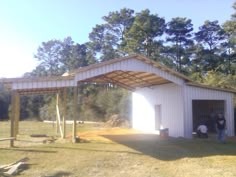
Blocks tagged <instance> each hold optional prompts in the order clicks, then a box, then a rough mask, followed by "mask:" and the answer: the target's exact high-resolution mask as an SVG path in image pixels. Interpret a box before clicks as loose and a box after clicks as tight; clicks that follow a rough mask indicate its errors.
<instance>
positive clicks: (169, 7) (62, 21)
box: [0, 0, 234, 78]
mask: <svg viewBox="0 0 236 177" xmlns="http://www.w3.org/2000/svg"><path fill="white" fill-rule="evenodd" d="M233 3H234V0H0V78H3V77H5V78H10V77H21V76H22V75H23V74H24V73H26V72H31V71H32V70H33V69H34V68H35V67H36V66H37V65H38V64H39V63H38V61H37V60H36V59H35V58H34V54H36V53H37V48H38V47H39V46H40V45H41V43H42V42H47V41H49V40H51V39H59V40H63V39H64V38H66V37H68V36H71V37H72V39H73V41H74V42H76V43H80V44H81V43H84V42H87V41H88V35H89V33H90V32H91V31H92V28H93V27H95V26H96V24H102V23H104V21H103V20H102V17H103V16H106V15H108V13H109V12H112V11H119V10H120V9H122V8H130V9H133V10H135V12H140V11H141V10H144V9H149V10H150V11H151V13H152V14H158V15H159V16H160V17H164V18H165V20H166V21H167V22H168V21H170V20H171V19H172V18H175V17H187V18H189V19H191V20H192V23H193V24H194V29H195V30H198V27H199V26H201V25H203V23H204V21H205V20H218V21H219V23H220V24H222V23H224V22H225V21H226V20H230V16H231V14H233V13H234V10H233V8H232V5H233Z"/></svg>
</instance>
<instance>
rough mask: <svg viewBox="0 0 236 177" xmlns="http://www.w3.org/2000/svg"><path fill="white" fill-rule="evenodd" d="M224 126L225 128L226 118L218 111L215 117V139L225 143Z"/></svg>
mask: <svg viewBox="0 0 236 177" xmlns="http://www.w3.org/2000/svg"><path fill="white" fill-rule="evenodd" d="M225 128H226V120H225V118H224V116H223V114H221V113H219V114H218V115H217V118H216V131H217V140H218V141H219V142H221V143H225Z"/></svg>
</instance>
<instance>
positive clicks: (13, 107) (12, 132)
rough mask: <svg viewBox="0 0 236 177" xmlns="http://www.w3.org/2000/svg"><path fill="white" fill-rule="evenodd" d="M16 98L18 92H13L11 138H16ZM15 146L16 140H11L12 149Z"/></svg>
mask: <svg viewBox="0 0 236 177" xmlns="http://www.w3.org/2000/svg"><path fill="white" fill-rule="evenodd" d="M15 97H16V91H12V94H11V129H10V136H11V137H14V135H15V133H14V129H15V128H14V127H15V126H14V122H15V121H14V120H15V100H16V99H15ZM13 146H14V139H11V140H10V147H13Z"/></svg>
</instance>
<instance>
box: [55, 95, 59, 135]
mask: <svg viewBox="0 0 236 177" xmlns="http://www.w3.org/2000/svg"><path fill="white" fill-rule="evenodd" d="M58 100H59V93H58V92H57V94H56V117H55V119H56V122H55V123H56V135H57V134H58V130H59V129H58V119H57V105H58Z"/></svg>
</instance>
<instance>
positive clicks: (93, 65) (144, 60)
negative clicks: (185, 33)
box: [70, 54, 191, 81]
mask: <svg viewBox="0 0 236 177" xmlns="http://www.w3.org/2000/svg"><path fill="white" fill-rule="evenodd" d="M133 58H134V59H138V60H140V61H143V62H144V63H146V64H149V65H152V66H154V67H156V68H158V69H160V70H162V71H165V72H167V73H170V74H172V75H174V76H176V77H178V78H181V79H183V80H185V81H191V80H190V78H188V77H187V76H185V75H183V74H180V73H178V72H176V71H174V70H172V69H170V68H168V67H166V66H164V65H161V64H159V63H157V62H155V61H153V60H151V59H149V58H146V57H144V56H142V55H139V54H131V55H129V56H126V57H121V58H115V59H112V60H108V61H105V62H101V63H96V64H92V65H89V66H86V67H82V68H79V69H76V70H74V71H72V72H70V75H71V76H74V75H75V74H78V73H81V72H84V71H87V70H90V69H95V68H99V67H102V66H105V65H110V64H113V63H117V62H121V61H124V60H129V59H133Z"/></svg>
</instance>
